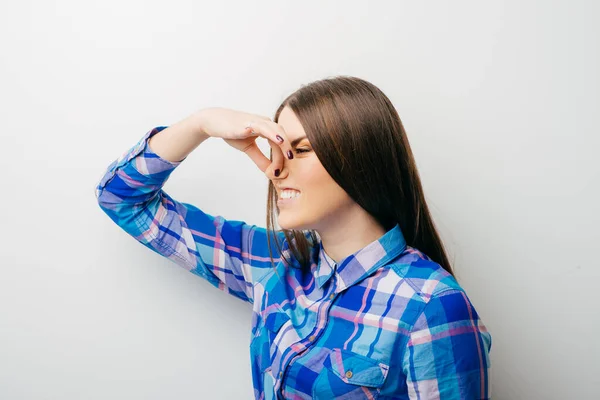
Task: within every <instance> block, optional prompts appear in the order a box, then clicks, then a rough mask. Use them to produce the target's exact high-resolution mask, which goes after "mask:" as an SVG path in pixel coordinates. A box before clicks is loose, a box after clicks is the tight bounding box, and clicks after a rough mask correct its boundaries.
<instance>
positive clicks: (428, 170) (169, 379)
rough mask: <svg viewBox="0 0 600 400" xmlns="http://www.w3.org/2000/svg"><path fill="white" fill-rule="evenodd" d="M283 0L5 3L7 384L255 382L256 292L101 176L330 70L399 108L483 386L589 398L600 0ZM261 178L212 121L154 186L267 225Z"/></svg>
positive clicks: (234, 395) (2, 347) (40, 395)
mask: <svg viewBox="0 0 600 400" xmlns="http://www.w3.org/2000/svg"><path fill="white" fill-rule="evenodd" d="M283 3H284V2H276V1H262V2H242V1H238V2H225V1H220V2H211V3H204V2H198V1H177V0H174V1H172V2H164V1H160V2H158V1H155V2H146V1H135V2H132V1H129V2H128V1H114V0H112V1H110V0H109V1H103V2H95V4H92V3H91V2H79V1H56V2H45V1H39V0H38V1H29V2H16V1H12V2H11V1H8V2H2V3H1V4H0V45H1V46H0V48H1V49H2V51H1V52H0V87H1V88H0V106H1V107H0V110H1V111H0V113H1V115H2V120H1V121H2V129H1V131H0V138H1V142H0V143H1V148H2V155H3V156H2V158H0V163H1V167H2V177H3V185H2V188H1V189H0V190H1V195H0V220H1V227H2V229H1V230H0V232H1V233H0V234H1V235H2V245H1V246H0V265H1V268H0V398H2V399H11V400H12V399H36V400H38V399H39V400H41V399H62V400H71V399H72V400H79V399H102V400H104V399H128V400H132V399H166V398H171V399H198V398H210V399H250V398H252V386H251V377H250V365H249V352H248V341H249V329H250V312H251V308H250V306H249V305H248V304H245V303H243V302H241V301H240V300H238V299H236V298H234V297H231V296H228V295H226V294H224V293H222V292H220V291H219V290H217V289H215V288H213V287H212V286H210V285H209V284H208V283H207V282H205V281H203V280H202V279H200V278H198V277H197V276H195V275H192V274H190V273H188V272H187V271H185V270H183V269H182V268H179V267H178V266H177V265H175V264H174V263H171V262H170V261H168V260H166V259H163V258H161V257H160V256H159V255H157V254H155V253H153V252H151V251H150V250H148V249H146V248H145V247H143V246H142V245H141V244H139V243H137V242H136V241H135V240H134V239H133V238H131V237H129V236H128V235H127V234H125V233H124V232H123V231H121V230H120V228H118V227H117V226H116V225H115V224H114V223H113V222H112V221H111V220H110V219H109V218H108V217H107V216H106V215H105V214H104V213H103V212H102V211H101V210H100V208H99V207H98V205H97V203H96V199H95V197H94V189H95V185H96V183H97V182H98V180H99V179H100V178H101V176H102V175H103V173H104V170H105V168H106V167H107V166H108V165H109V163H110V162H111V161H112V160H114V159H115V158H117V157H118V156H119V155H120V154H121V153H123V152H124V151H126V150H128V149H129V148H130V147H131V146H133V145H134V144H135V143H136V142H137V141H138V139H139V138H141V137H142V135H143V134H144V133H146V131H148V130H149V129H151V128H153V127H154V126H158V125H170V124H173V123H175V122H176V121H178V120H180V119H182V118H184V117H186V116H187V115H189V114H190V113H192V112H193V111H195V110H197V109H200V108H204V107H210V106H222V107H228V108H234V109H239V110H244V111H248V112H253V113H257V114H263V115H269V116H271V117H272V116H273V113H274V111H275V109H276V107H277V106H278V105H279V102H280V101H281V100H283V98H285V96H287V95H288V94H289V93H291V92H292V91H294V90H295V89H297V88H299V87H300V85H301V84H304V83H308V82H310V81H313V80H316V79H320V78H324V77H328V76H335V75H340V74H347V75H355V76H359V77H361V78H364V79H367V80H369V81H371V82H373V83H374V84H376V85H377V86H379V87H380V88H381V89H382V90H383V91H384V92H385V93H386V94H387V95H388V96H389V97H390V98H391V100H392V101H393V102H394V104H395V105H396V107H397V109H398V111H399V113H400V116H401V118H402V120H403V122H404V125H405V128H406V130H407V132H408V136H409V140H410V142H411V145H412V148H413V151H414V153H415V157H416V160H417V163H418V166H419V169H420V173H421V176H422V179H423V183H424V186H425V192H426V195H427V198H428V201H429V204H430V207H431V208H432V212H433V213H434V216H435V218H436V221H437V223H438V225H439V228H440V230H441V233H442V235H443V238H444V240H445V242H446V244H447V246H448V248H449V251H450V253H451V255H452V257H453V261H454V264H455V268H456V271H457V273H458V276H459V281H460V282H461V284H462V285H463V286H464V287H465V288H466V290H467V292H468V294H469V296H470V298H471V299H472V301H473V302H474V304H475V306H476V308H477V310H478V312H479V313H480V315H481V317H482V318H483V321H484V323H485V324H486V325H487V327H488V328H489V330H490V331H491V333H492V336H493V345H492V355H491V359H492V363H493V367H492V380H493V388H492V393H493V397H494V398H496V399H510V400H514V399H566V398H568V399H592V398H598V397H597V396H598V393H597V392H598V387H599V386H600V381H599V379H600V378H599V377H600V371H599V367H598V364H597V362H598V360H599V359H600V351H599V344H598V343H599V341H598V334H599V333H600V311H599V305H600V298H599V294H598V290H597V289H598V281H599V278H600V269H599V262H598V249H599V247H600V245H599V244H598V243H599V239H600V235H599V234H598V226H599V224H600V212H599V208H600V190H599V182H600V166H599V164H600V162H599V158H598V151H599V148H600V139H599V138H600V136H599V134H598V132H599V130H598V127H599V123H598V119H597V118H598V115H599V114H598V111H599V108H600V107H599V93H600V90H599V89H600V88H599V82H598V71H600V65H599V59H600V57H599V54H598V53H599V49H600V46H599V43H598V38H599V37H600V28H599V27H598V24H597V21H598V11H599V8H600V7H599V5H598V4H599V3H598V2H593V1H552V2H549V1H541V0H540V1H522V0H520V1H495V2H481V1H452V2H449V1H448V2H443V1H428V2H426V3H425V2H418V3H417V2H408V1H405V2H392V1H387V2H377V3H375V2H370V3H369V4H367V2H357V1H356V2H349V1H345V2H316V1H303V2H301V3H300V4H283ZM261 146H262V148H263V149H265V151H266V150H267V149H268V145H267V143H265V142H261ZM266 188H267V181H266V177H265V176H264V175H263V174H262V173H261V172H260V171H259V170H258V169H257V168H256V167H255V166H254V164H253V163H252V162H251V160H250V159H248V158H247V157H246V156H245V155H243V154H242V153H238V152H236V151H235V150H234V149H233V148H231V147H229V146H227V145H226V144H225V143H223V142H222V141H219V140H218V139H210V140H209V141H207V142H205V143H204V144H202V145H201V146H200V147H199V148H198V149H197V150H196V151H195V152H194V153H192V154H191V155H190V156H189V157H188V159H187V160H186V161H185V162H184V163H183V164H182V165H181V166H180V167H179V168H178V169H177V170H176V171H175V172H174V173H173V174H172V176H171V178H170V180H169V181H168V182H167V184H166V186H165V190H166V191H167V192H168V193H169V194H170V195H172V196H173V197H174V198H176V199H178V200H180V201H185V202H189V203H192V204H195V205H197V206H198V207H200V208H202V209H203V210H205V211H206V212H209V213H211V214H213V215H215V214H220V215H223V216H225V217H226V218H230V219H241V220H245V221H246V222H248V223H254V224H260V225H262V226H264V218H265V202H266Z"/></svg>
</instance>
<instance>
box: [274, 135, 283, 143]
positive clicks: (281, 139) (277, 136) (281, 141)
mask: <svg viewBox="0 0 600 400" xmlns="http://www.w3.org/2000/svg"><path fill="white" fill-rule="evenodd" d="M275 137H276V138H277V140H279V143H283V138H282V137H281V136H279V135H275Z"/></svg>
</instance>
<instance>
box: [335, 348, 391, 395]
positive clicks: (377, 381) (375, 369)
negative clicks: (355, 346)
mask: <svg viewBox="0 0 600 400" xmlns="http://www.w3.org/2000/svg"><path fill="white" fill-rule="evenodd" d="M329 361H330V362H331V370H332V371H333V373H334V374H336V375H337V376H338V377H339V378H340V379H341V380H343V381H344V382H346V383H351V384H354V385H359V386H367V387H375V388H377V387H381V385H383V382H384V381H385V377H386V376H387V373H388V369H389V366H388V365H386V364H383V363H381V362H379V361H377V360H374V359H372V358H369V357H365V356H363V355H361V354H357V353H354V352H351V351H349V350H344V349H332V351H331V354H330V355H329Z"/></svg>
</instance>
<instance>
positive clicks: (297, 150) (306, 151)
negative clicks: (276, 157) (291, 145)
mask: <svg viewBox="0 0 600 400" xmlns="http://www.w3.org/2000/svg"><path fill="white" fill-rule="evenodd" d="M309 151H310V149H296V153H308V152H309Z"/></svg>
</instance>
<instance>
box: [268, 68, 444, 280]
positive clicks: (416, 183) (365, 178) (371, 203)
mask: <svg viewBox="0 0 600 400" xmlns="http://www.w3.org/2000/svg"><path fill="white" fill-rule="evenodd" d="M286 106H287V107H290V108H291V109H292V111H293V112H294V114H295V115H296V117H297V118H298V120H299V121H300V123H301V124H302V127H303V128H304V131H305V132H306V136H307V138H308V140H309V142H310V143H311V147H312V148H313V150H314V152H315V153H316V155H317V157H318V158H319V160H320V162H321V164H322V165H323V167H324V168H325V170H326V171H327V172H328V173H329V175H330V176H331V177H332V178H333V180H334V181H335V182H337V184H338V185H339V186H340V187H341V188H342V189H344V190H345V191H346V193H348V195H349V196H350V197H351V198H352V199H353V200H354V201H355V202H356V203H358V205H360V206H361V207H362V208H363V209H364V210H366V211H367V212H368V213H369V214H371V215H372V216H373V217H374V218H375V219H376V220H377V221H378V222H379V223H380V224H381V225H382V226H383V227H384V229H385V230H386V231H388V230H390V229H391V228H393V227H394V226H395V225H396V223H397V224H399V226H400V229H401V230H402V234H403V235H404V238H405V239H406V243H407V245H408V246H411V247H413V248H415V249H417V250H418V251H420V252H422V253H424V254H425V255H426V256H427V257H429V258H430V259H431V260H433V261H435V262H437V263H438V264H440V265H441V266H442V267H443V268H444V269H445V270H446V271H448V272H449V273H450V274H452V275H454V273H453V271H452V266H451V265H450V262H449V261H448V257H447V255H446V251H445V250H444V246H443V243H442V241H441V239H440V236H439V235H438V232H437V230H436V228H435V225H434V223H433V219H432V217H431V214H430V213H429V209H428V207H427V203H426V201H425V196H424V194H423V187H422V185H421V179H420V178H419V173H418V171H417V166H416V163H415V160H414V157H413V154H412V151H411V148H410V145H409V143H408V139H407V137H406V132H405V131H404V127H403V126H402V121H401V120H400V116H399V115H398V112H397V111H396V109H395V108H394V106H393V105H392V103H391V101H390V100H389V99H388V97H387V96H386V95H385V94H384V93H383V92H382V91H381V90H380V89H378V88H377V87H376V86H375V85H373V84H372V83H370V82H367V81H365V80H363V79H360V78H357V77H352V76H337V77H332V78H326V79H322V80H318V81H314V82H311V83H310V84H307V85H303V86H301V88H300V89H298V90H297V91H295V92H294V93H292V94H291V95H289V96H288V97H287V98H286V99H285V100H284V101H283V102H282V103H281V105H280V106H279V108H278V109H277V112H276V113H275V118H274V119H273V121H274V122H278V118H279V114H280V113H281V111H282V110H283V108H284V107H286ZM275 211H277V214H279V208H278V207H277V191H276V190H275V187H274V185H273V182H271V181H269V189H268V197H267V232H268V235H267V238H268V240H269V245H268V247H269V254H270V256H271V262H273V255H272V253H271V245H270V236H271V234H273V233H274V226H275V224H274V222H275V215H276V214H275ZM305 232H308V235H306V234H305ZM283 233H284V236H285V239H287V241H288V245H289V249H290V251H291V252H292V253H293V255H294V257H295V258H296V260H297V261H298V262H299V263H300V265H301V267H302V268H309V266H310V261H311V260H310V259H309V256H310V248H311V246H312V245H314V244H315V243H316V240H317V236H316V234H315V232H314V231H298V230H287V229H284V230H283ZM275 237H276V236H275ZM292 239H293V240H292ZM309 240H311V241H312V243H310V242H309ZM275 243H276V245H277V249H278V252H279V254H280V255H282V249H281V246H280V243H279V242H278V241H277V240H275ZM285 261H286V262H287V263H288V265H290V264H291V261H289V260H287V259H285Z"/></svg>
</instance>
